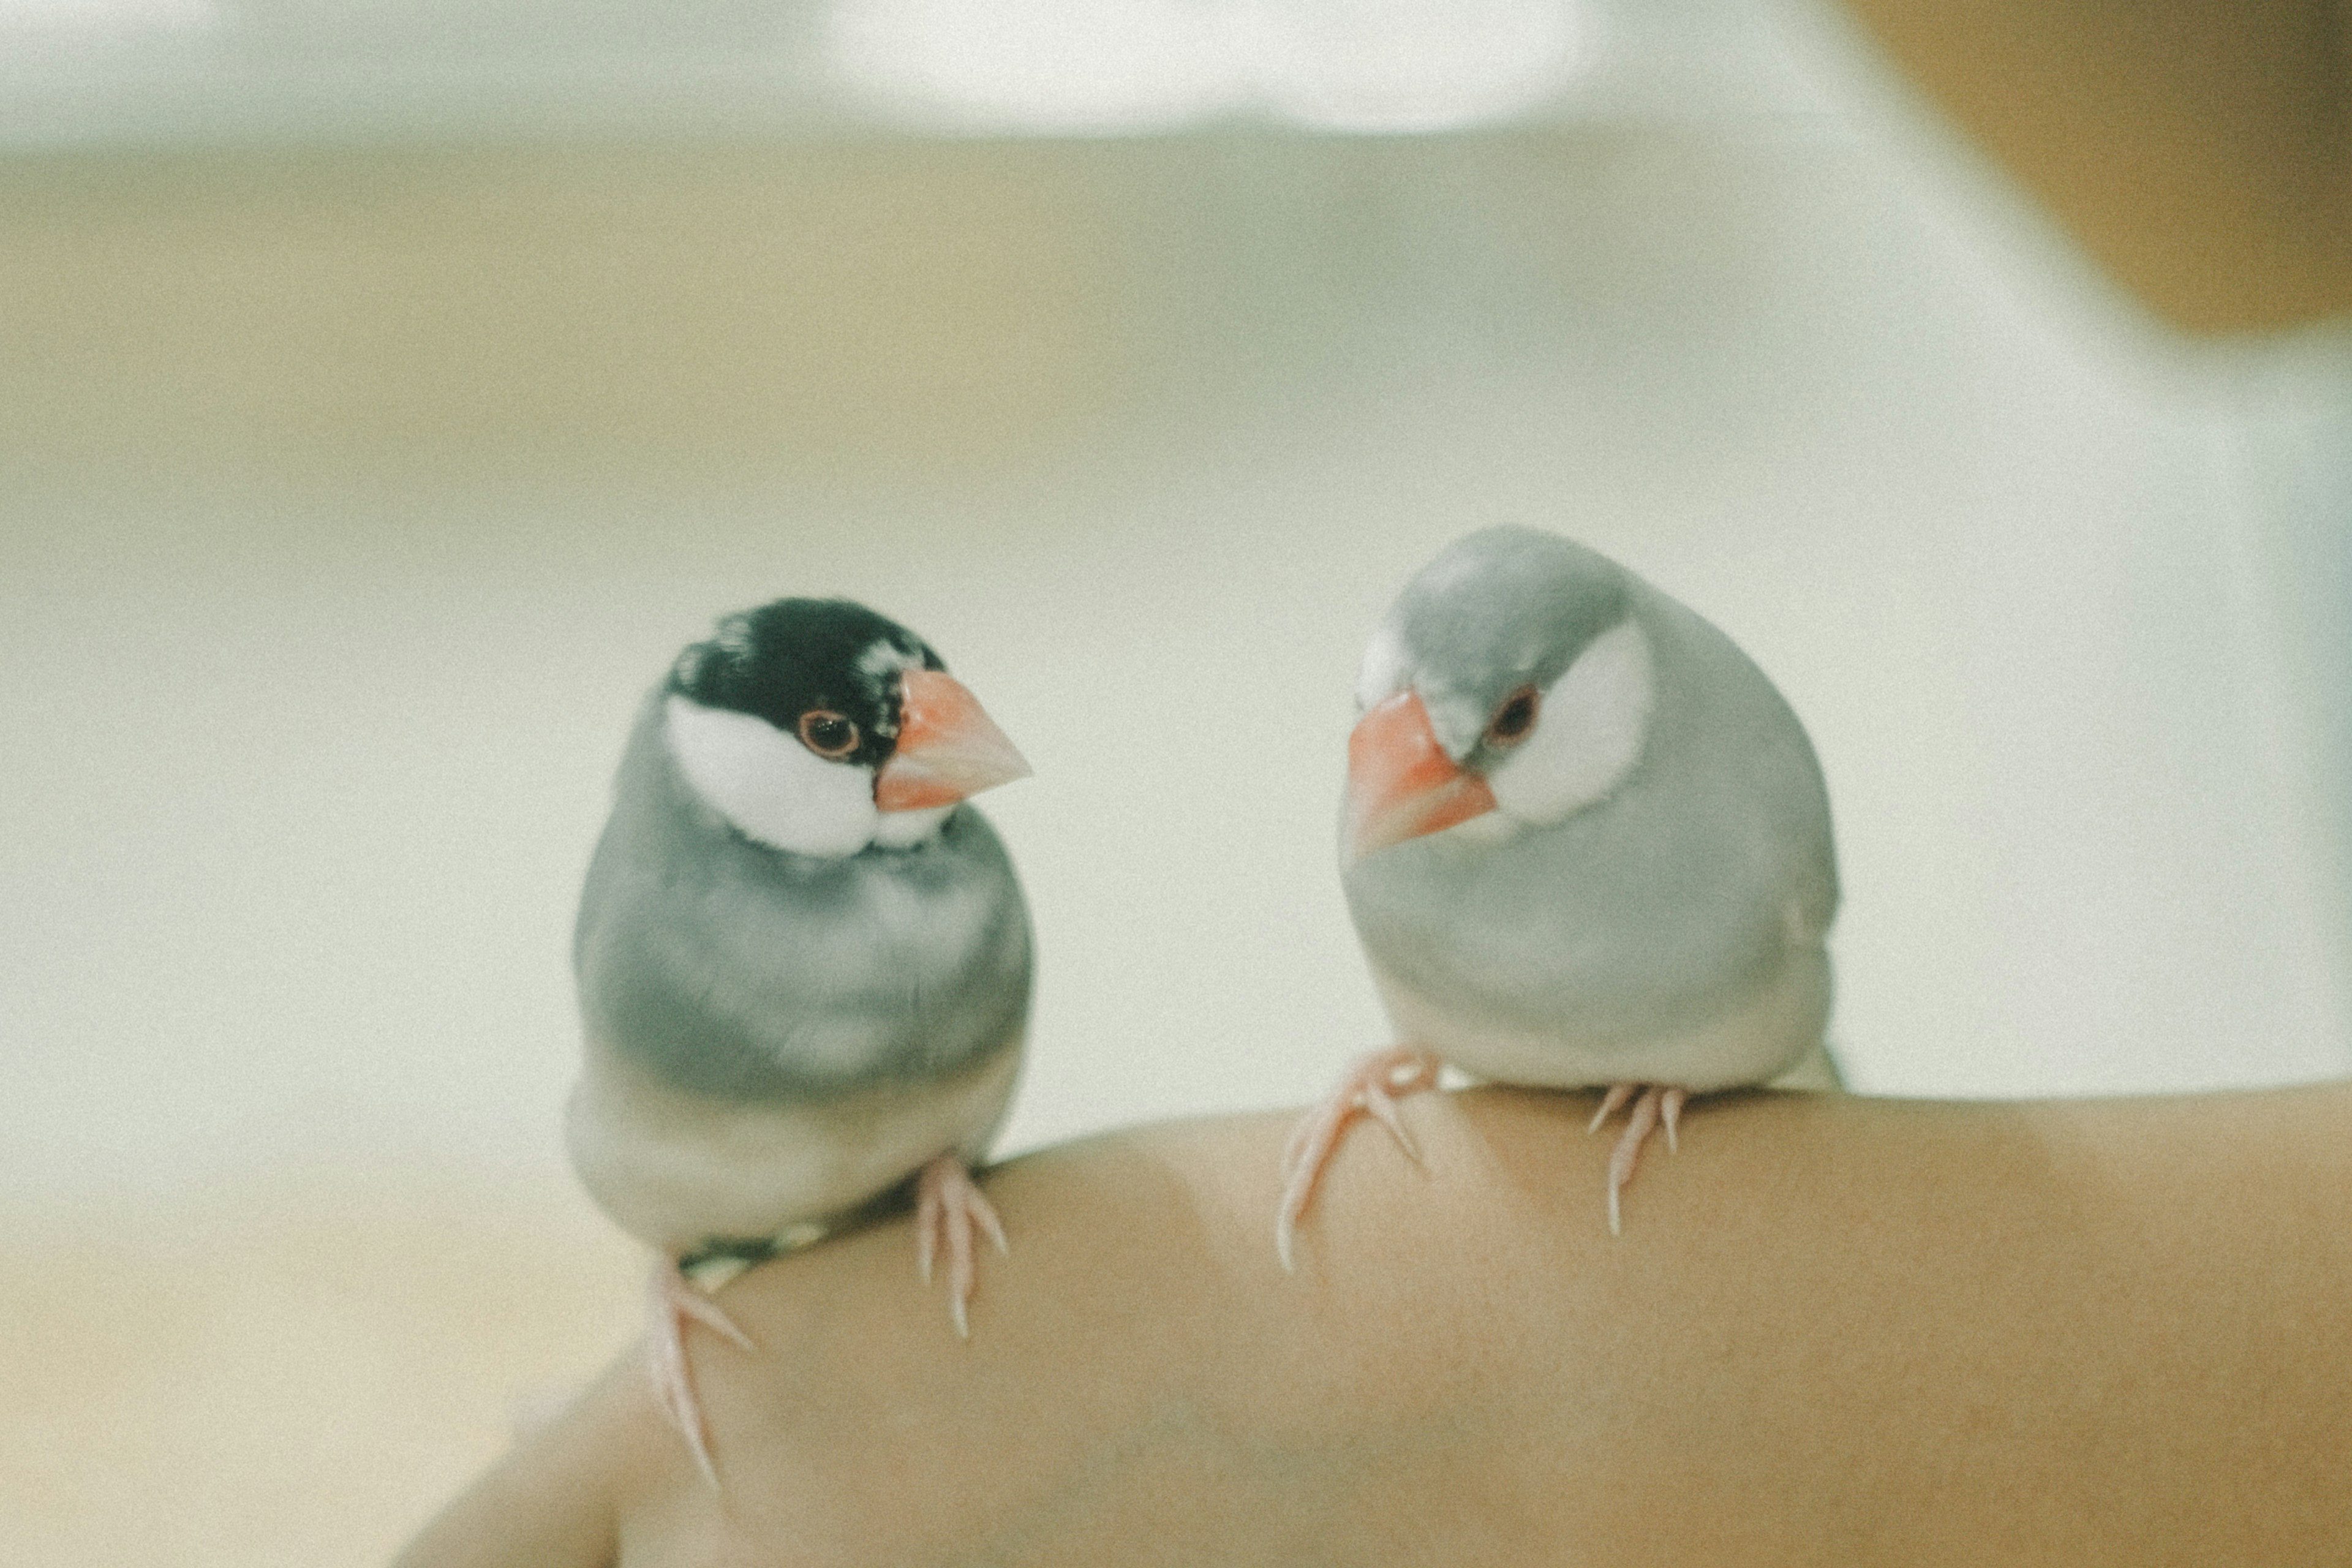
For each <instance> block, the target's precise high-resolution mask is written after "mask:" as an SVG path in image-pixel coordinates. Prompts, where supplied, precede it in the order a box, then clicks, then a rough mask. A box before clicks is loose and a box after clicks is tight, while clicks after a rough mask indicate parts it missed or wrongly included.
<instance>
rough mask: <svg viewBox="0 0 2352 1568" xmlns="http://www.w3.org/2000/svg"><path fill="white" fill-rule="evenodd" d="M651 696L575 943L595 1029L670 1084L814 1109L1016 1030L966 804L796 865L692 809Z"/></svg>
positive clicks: (1009, 949) (1013, 901)
mask: <svg viewBox="0 0 2352 1568" xmlns="http://www.w3.org/2000/svg"><path fill="white" fill-rule="evenodd" d="M664 696H665V693H664V692H661V691H656V692H655V693H654V695H653V697H652V698H651V699H650V700H648V701H647V702H646V706H645V710H644V711H643V713H642V715H641V716H640V717H639V719H638V721H637V724H636V728H635V732H634V733H633V734H632V735H631V737H630V740H629V744H628V750H627V752H626V754H625V757H624V758H623V761H622V763H621V768H620V774H619V777H618V780H617V782H616V783H615V784H614V805H613V815H612V817H611V820H610V821H609V822H608V823H607V824H606V826H605V828H604V837H603V838H602V839H601V840H600V841H599V842H598V844H597V847H596V854H595V858H593V860H592V861H591V862H590V864H589V868H588V879H587V885H586V888H585V889H584V890H583V893H582V895H581V902H580V918H579V922H578V925H577V928H576V930H575V931H574V936H573V944H572V959H573V963H574V965H575V967H576V969H577V971H578V973H579V979H580V1005H581V1011H582V1014H583V1018H584V1020H585V1023H586V1026H587V1027H588V1030H589V1032H590V1033H591V1034H592V1035H593V1036H595V1037H597V1038H599V1039H601V1040H604V1041H606V1042H609V1043H610V1045H611V1046H612V1047H613V1048H614V1049H615V1050H616V1051H618V1052H620V1053H621V1054H622V1055H624V1056H625V1057H627V1058H629V1059H630V1060H632V1061H633V1062H635V1063H636V1064H637V1065H638V1066H640V1067H642V1068H644V1069H645V1070H646V1072H648V1073H649V1074H651V1075H652V1076H654V1077H655V1078H656V1079H659V1080H660V1081H661V1082H663V1083H664V1084H667V1085H668V1086H669V1087H670V1088H673V1089H678V1090H680V1091H682V1092H686V1093H690V1094H700V1095H709V1096H712V1097H716V1098H719V1099H723V1100H739V1101H747V1102H759V1101H779V1102H806V1103H819V1102H822V1101H824V1100H831V1099H839V1098H841V1097H843V1096H845V1095H846V1094H850V1093H854V1092H855V1091H857V1090H859V1089H871V1088H873V1087H874V1086H875V1085H877V1084H904V1083H911V1082H920V1081H922V1080H924V1079H932V1078H940V1077H946V1076H950V1075H952V1074H954V1073H956V1072H957V1071H959V1070H960V1069H963V1068H969V1067H970V1066H971V1065H972V1064H973V1063H974V1062H976V1061H978V1060H980V1059H981V1058H985V1057H987V1056H989V1055H990V1054H992V1053H993V1052H996V1051H1000V1050H1003V1048H1005V1047H1006V1046H1007V1045H1008V1044H1010V1043H1012V1042H1013V1041H1015V1040H1017V1039H1018V1038H1019V1037H1020V1035H1021V1030H1022V1026H1023V1024H1024V1020H1025V1018H1026V1016H1027V1014H1028V1006H1029V985H1030V964H1031V958H1030V932H1029V919H1028V911H1027V908H1026V906H1025V905H1024V902H1023V900H1022V897H1021V889H1020V884H1019V883H1018V881H1017V880H1016V879H1014V877H1013V864H1012V861H1011V860H1010V859H1009V858H1007V857H1006V855H1005V852H1004V847H1003V844H1002V843H1001V842H1000V841H999V840H998V838H997V837H996V833H995V830H994V829H993V828H992V827H990V826H989V825H988V822H987V819H986V818H984V817H982V816H981V814H980V812H979V810H978V808H977V807H974V806H972V805H969V804H965V805H958V806H956V807H955V808H954V809H953V810H952V811H951V812H950V814H949V816H947V818H946V819H945V820H944V821H943V822H942V823H941V824H940V829H939V834H938V837H937V838H935V839H933V840H931V841H929V842H927V843H924V844H922V845H919V846H918V847H913V848H908V849H884V848H871V847H870V848H867V849H866V850H863V851H861V852H859V853H857V854H855V855H847V856H840V857H816V856H807V855H794V854H791V853H789V852H786V851H783V850H779V849H773V848H770V847H767V846H765V845H761V844H756V843H754V842H752V841H751V839H750V838H748V837H744V836H743V835H742V834H741V833H739V832H737V831H736V830H735V829H734V828H733V827H732V826H730V825H729V824H728V823H727V822H726V821H725V820H724V819H723V818H721V817H720V816H719V814H718V813H717V812H715V811H714V810H712V809H711V808H710V807H709V805H704V804H703V803H702V802H701V801H700V800H699V799H698V798H697V797H696V796H695V795H694V794H693V792H692V790H691V789H689V788H688V785H687V784H686V782H685V780H684V779H682V778H681V777H680V776H679V773H678V768H677V763H676V762H675V760H674V759H673V758H672V757H671V755H670V754H669V751H668V748H667V746H666V745H665V744H664V743H663V741H662V737H661V727H662V708H663V699H664Z"/></svg>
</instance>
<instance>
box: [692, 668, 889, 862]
mask: <svg viewBox="0 0 2352 1568" xmlns="http://www.w3.org/2000/svg"><path fill="white" fill-rule="evenodd" d="M663 720H664V730H665V734H666V736H667V740H668V742H669V751H670V755H671V756H673V757H675V758H677V766H678V771H679V772H680V773H684V774H685V775H686V782H687V783H688V784H689V785H691V786H692V787H693V790H694V793H695V794H696V795H699V796H701V797H702V800H703V804H705V805H709V807H710V808H711V809H712V810H713V811H716V812H717V813H719V816H723V817H725V818H726V819H727V820H728V821H729V822H730V823H732V824H734V825H735V826H736V827H737V829H739V830H740V832H741V833H742V834H743V835H744V836H745V837H749V838H754V839H757V840H758V841H759V842H761V843H762V844H765V845H768V846H770V847H772V848H776V849H789V850H791V851H793V853H794V854H798V855H855V854H856V853H857V852H858V851H859V850H860V849H863V848H865V847H866V845H867V844H868V843H870V842H872V840H873V837H874V829H875V826H876V819H877V817H879V816H881V813H879V812H877V811H876V810H875V809H874V774H873V773H872V772H871V771H870V770H868V769H866V768H862V767H858V766H856V764H854V763H828V762H826V761H825V760H824V758H822V757H820V756H818V755H817V754H816V753H815V752H811V751H810V750H809V749H808V748H807V747H806V746H803V745H802V744H801V743H800V742H798V741H797V740H794V739H793V737H792V736H790V735H787V734H785V733H783V732H782V731H780V730H778V729H777V728H776V727H775V726H774V725H772V724H770V723H768V722H767V721H765V720H762V719H754V718H753V717H751V715H750V714H749V713H737V712H734V711H732V710H729V709H724V708H705V707H704V706H703V705H702V704H701V703H699V702H696V701H693V700H689V699H688V698H684V697H677V696H673V697H671V698H670V699H669V700H668V702H667V704H666V705H665V709H664V712H663Z"/></svg>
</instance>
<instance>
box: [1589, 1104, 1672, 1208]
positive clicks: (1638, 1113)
mask: <svg viewBox="0 0 2352 1568" xmlns="http://www.w3.org/2000/svg"><path fill="white" fill-rule="evenodd" d="M1689 1099H1690V1090H1688V1089H1671V1088H1668V1087H1666V1086H1664V1085H1662V1084H1654V1083H1652V1084H1636V1083H1612V1084H1611V1085H1610V1086H1609V1092H1608V1093H1607V1094H1604V1095H1602V1096H1601V1109H1600V1110H1596V1111H1594V1112H1593V1113H1592V1121H1591V1123H1590V1124H1589V1125H1588V1126H1587V1127H1586V1128H1585V1131H1587V1132H1598V1131H1601V1123H1602V1122H1604V1121H1608V1120H1609V1119H1610V1118H1611V1117H1612V1116H1614V1115H1616V1114H1617V1111H1618V1109H1619V1108H1620V1107H1621V1106H1622V1105H1623V1104H1624V1103H1625V1102H1626V1101H1627V1100H1632V1101H1633V1110H1631V1111H1629V1112H1628V1113H1627V1114H1626V1117H1625V1131H1623V1132H1622V1133H1620V1134H1618V1137H1617V1147H1616V1148H1614V1149H1612V1150H1611V1151H1610V1152H1609V1234H1610V1235H1612V1236H1622V1235H1623V1234H1624V1226H1623V1223H1622V1217H1621V1215H1620V1213H1619V1204H1618V1194H1620V1193H1622V1192H1623V1191H1624V1190H1625V1184H1626V1183H1628V1182H1630V1181H1632V1180H1633V1167H1634V1166H1635V1165H1637V1164H1639V1163H1641V1160H1642V1145H1643V1144H1644V1143H1646V1142H1649V1139H1650V1134H1651V1132H1652V1131H1654V1130H1655V1129H1656V1128H1657V1126H1658V1124H1659V1123H1660V1122H1664V1124H1665V1129H1666V1149H1667V1152H1670V1153H1671V1152H1675V1150H1678V1149H1679V1148H1681V1146H1682V1144H1681V1141H1680V1138H1679V1130H1680V1128H1681V1126H1682V1120H1683V1104H1684V1102H1685V1100H1689Z"/></svg>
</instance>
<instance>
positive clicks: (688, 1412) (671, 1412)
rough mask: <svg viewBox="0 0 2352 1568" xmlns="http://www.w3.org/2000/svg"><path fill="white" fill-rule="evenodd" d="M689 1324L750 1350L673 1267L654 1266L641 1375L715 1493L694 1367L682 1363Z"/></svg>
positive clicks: (744, 1337)
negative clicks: (650, 1380) (650, 1381)
mask: <svg viewBox="0 0 2352 1568" xmlns="http://www.w3.org/2000/svg"><path fill="white" fill-rule="evenodd" d="M688 1319H692V1320H693V1321H696V1322H698V1323H700V1324H701V1325H702V1326H703V1327H704V1328H706V1329H709V1331H711V1332H713V1333H715V1334H718V1335H720V1336H721V1337H723V1338H725V1339H728V1340H731V1341H732V1342H734V1343H735V1345H736V1346H737V1348H739V1349H741V1350H747V1351H748V1350H750V1349H751V1336H750V1335H748V1334H746V1333H744V1331H742V1330H740V1329H739V1328H737V1327H736V1326H735V1323H734V1321H733V1320H732V1319H730V1318H729V1317H728V1316H727V1314H726V1313H725V1312H723V1311H721V1310H719V1303H718V1302H716V1301H714V1300H711V1299H710V1298H709V1297H708V1296H706V1295H704V1294H703V1293H702V1292H701V1291H699V1290H698V1289H695V1288H694V1287H693V1286H692V1285H691V1284H689V1283H688V1281H687V1279H686V1277H685V1276H684V1275H682V1274H680V1273H679V1272H678V1269H677V1264H675V1263H667V1262H665V1263H657V1264H656V1265H655V1266H654V1271H653V1277H652V1278H651V1279H648V1280H646V1373H648V1374H649V1375H650V1376H651V1377H652V1378H653V1384H654V1397H655V1399H656V1400H657V1401H658V1402H659V1403H660V1405H661V1408H662V1414H663V1415H667V1416H668V1417H669V1421H670V1425H671V1426H676V1427H677V1429H678V1432H679V1434H680V1435H681V1436H684V1437H685V1438H686V1446H687V1447H688V1449H689V1450H690V1451H691V1452H692V1453H693V1455H694V1463H695V1468H698V1469H699V1470H700V1471H701V1472H702V1479H704V1480H707V1481H709V1483H710V1486H711V1489H712V1490H714V1491H715V1490H717V1489H718V1487H719V1468H718V1467H717V1466H716V1465H714V1464H713V1463H712V1462H711V1459H710V1433H709V1429H708V1427H707V1426H705V1425H704V1423H703V1419H702V1401H701V1400H700V1399H698V1398H697V1397H696V1395H695V1392H694V1367H693V1365H692V1363H689V1362H688V1360H687V1359H686V1324H687V1321H688Z"/></svg>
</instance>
